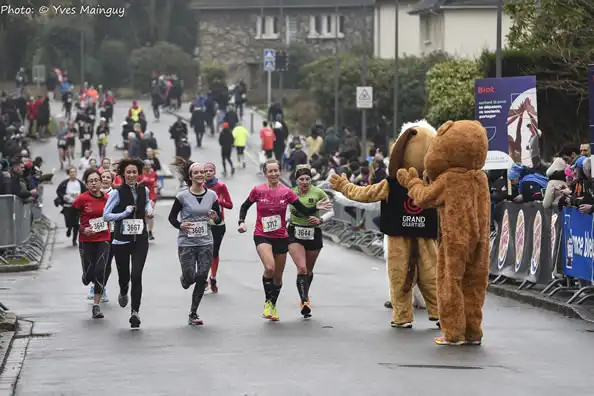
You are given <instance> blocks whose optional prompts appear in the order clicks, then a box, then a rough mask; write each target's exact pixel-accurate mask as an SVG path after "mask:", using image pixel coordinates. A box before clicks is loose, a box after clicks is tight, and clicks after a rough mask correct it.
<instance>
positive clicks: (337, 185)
mask: <svg viewBox="0 0 594 396" xmlns="http://www.w3.org/2000/svg"><path fill="white" fill-rule="evenodd" d="M348 183H349V180H348V179H347V178H346V175H344V174H343V175H342V176H339V175H337V174H333V175H332V176H331V177H330V188H331V189H333V190H334V191H338V192H342V190H343V189H344V187H345V186H346V185H347V184H348Z"/></svg>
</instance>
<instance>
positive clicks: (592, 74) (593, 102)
mask: <svg viewBox="0 0 594 396" xmlns="http://www.w3.org/2000/svg"><path fill="white" fill-rule="evenodd" d="M588 93H589V95H588V101H589V103H590V104H589V109H590V160H591V161H592V162H593V163H594V65H588ZM592 177H594V166H593V167H592Z"/></svg>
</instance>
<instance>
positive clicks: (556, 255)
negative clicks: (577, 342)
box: [321, 190, 594, 305]
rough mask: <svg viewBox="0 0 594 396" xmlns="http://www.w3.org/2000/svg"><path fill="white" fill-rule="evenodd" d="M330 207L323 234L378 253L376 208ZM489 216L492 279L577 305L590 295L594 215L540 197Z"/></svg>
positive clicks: (593, 270) (380, 242)
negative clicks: (548, 203) (544, 201)
mask: <svg viewBox="0 0 594 396" xmlns="http://www.w3.org/2000/svg"><path fill="white" fill-rule="evenodd" d="M326 191H327V193H328V194H329V195H332V193H333V192H332V191H330V190H326ZM334 212H335V216H334V218H332V219H331V220H329V221H327V222H326V223H323V224H322V226H321V227H322V230H323V231H324V234H325V236H326V237H328V238H330V239H332V241H334V242H335V243H338V244H340V245H342V246H344V247H347V248H349V249H355V250H358V251H362V252H364V253H367V254H369V255H371V256H375V257H378V258H383V234H382V233H381V232H380V231H379V229H378V228H377V226H376V224H375V223H374V221H373V219H374V218H375V217H376V216H379V211H378V210H364V209H361V208H356V207H349V206H345V205H342V204H340V203H338V202H336V201H335V202H334ZM493 216H494V224H495V230H494V231H493V232H491V238H490V243H491V256H490V270H489V274H490V277H491V279H492V280H491V282H492V283H495V284H504V283H507V284H511V285H515V287H517V288H518V289H520V290H526V289H534V290H535V291H537V292H538V293H540V294H542V295H546V296H549V297H552V296H555V295H557V296H561V298H566V304H576V305H580V304H582V303H583V302H585V301H587V300H589V299H593V298H594V215H591V214H581V213H579V211H578V210H577V209H576V208H564V209H563V211H561V212H560V211H559V210H557V209H545V208H544V207H543V206H542V204H541V203H539V202H530V203H523V204H516V203H513V202H501V203H498V204H497V205H496V206H495V212H494V214H493ZM563 296H565V297H563Z"/></svg>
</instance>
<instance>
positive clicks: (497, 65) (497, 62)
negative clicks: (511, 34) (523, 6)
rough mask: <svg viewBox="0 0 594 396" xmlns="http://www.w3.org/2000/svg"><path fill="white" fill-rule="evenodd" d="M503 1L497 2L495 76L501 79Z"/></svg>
mask: <svg viewBox="0 0 594 396" xmlns="http://www.w3.org/2000/svg"><path fill="white" fill-rule="evenodd" d="M502 25H503V0H499V1H498V2H497V48H496V50H495V76H496V77H497V78H500V77H501V74H502V70H501V69H502V67H501V66H502V63H503V61H502V55H501V46H502V43H501V41H502V40H501V35H502V33H503V32H502V30H503V26H502Z"/></svg>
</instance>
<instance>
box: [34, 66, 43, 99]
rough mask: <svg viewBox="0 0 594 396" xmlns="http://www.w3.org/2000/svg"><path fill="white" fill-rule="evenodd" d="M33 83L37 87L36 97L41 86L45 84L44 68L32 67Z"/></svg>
mask: <svg viewBox="0 0 594 396" xmlns="http://www.w3.org/2000/svg"><path fill="white" fill-rule="evenodd" d="M33 82H35V84H36V85H37V95H39V94H40V92H41V84H43V83H45V66H44V65H35V66H33Z"/></svg>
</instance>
